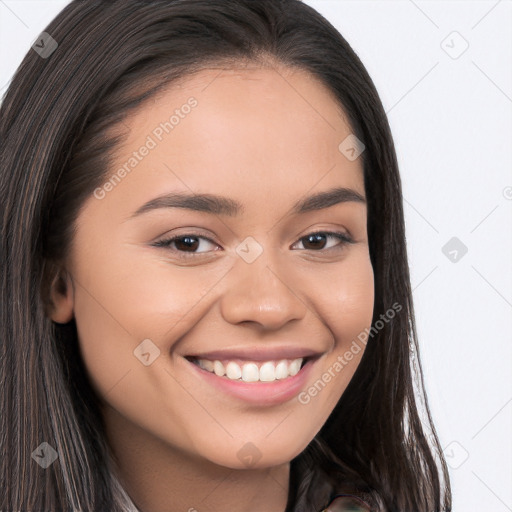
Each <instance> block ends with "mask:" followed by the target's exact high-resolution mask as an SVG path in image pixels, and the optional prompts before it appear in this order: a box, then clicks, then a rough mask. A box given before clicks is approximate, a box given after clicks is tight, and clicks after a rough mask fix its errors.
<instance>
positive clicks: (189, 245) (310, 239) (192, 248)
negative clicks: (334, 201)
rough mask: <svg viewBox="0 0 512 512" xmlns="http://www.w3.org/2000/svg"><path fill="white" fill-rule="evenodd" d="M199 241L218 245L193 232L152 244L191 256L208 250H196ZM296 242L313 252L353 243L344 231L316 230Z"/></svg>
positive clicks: (184, 255)
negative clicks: (329, 244)
mask: <svg viewBox="0 0 512 512" xmlns="http://www.w3.org/2000/svg"><path fill="white" fill-rule="evenodd" d="M329 239H331V240H334V241H337V242H338V243H335V244H333V245H331V246H330V247H326V246H327V245H328V244H327V240H329ZM201 241H205V242H206V243H207V244H208V243H210V244H212V245H214V246H217V247H218V245H217V244H216V243H215V242H213V241H212V240H210V239H209V238H207V237H205V236H201V235H193V234H185V235H179V236H174V237H172V238H166V239H163V240H159V241H158V242H155V243H154V244H153V245H154V246H155V247H165V248H170V249H171V248H172V246H174V249H173V250H174V251H176V252H178V253H181V254H180V257H188V256H192V255H193V254H198V253H204V252H209V251H208V250H204V251H200V250H198V249H199V248H200V247H201ZM296 243H302V244H303V245H304V246H306V245H309V247H305V250H312V251H314V252H318V251H322V250H323V251H326V250H331V249H336V248H339V249H341V248H342V247H343V246H344V245H346V244H352V243H354V241H353V240H352V239H351V238H350V237H349V236H348V235H347V234H345V233H338V232H330V231H318V232H316V233H311V234H309V235H306V236H303V237H302V238H300V239H299V241H298V242H296ZM294 245H296V244H294ZM214 250H215V249H214Z"/></svg>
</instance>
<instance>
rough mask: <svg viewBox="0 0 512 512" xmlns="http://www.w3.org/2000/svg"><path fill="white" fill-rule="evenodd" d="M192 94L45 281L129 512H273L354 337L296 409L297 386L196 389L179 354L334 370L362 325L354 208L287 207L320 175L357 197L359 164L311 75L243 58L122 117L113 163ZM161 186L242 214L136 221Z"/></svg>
mask: <svg viewBox="0 0 512 512" xmlns="http://www.w3.org/2000/svg"><path fill="white" fill-rule="evenodd" d="M191 96H193V97H194V98H195V99H196V100H197V106H196V107H195V108H193V109H192V110H191V111H190V112H189V113H188V114H187V115H186V116H184V117H183V119H180V122H179V124H178V125H177V126H175V127H174V129H173V130H172V131H171V132H170V133H169V134H165V135H164V136H163V138H162V141H161V142H158V144H157V147H155V148H154V149H152V150H151V151H150V152H149V154H148V155H147V156H145V157H144V158H143V159H142V160H141V161H140V163H138V165H137V166H136V167H135V168H134V169H133V170H132V171H131V172H130V173H129V174H127V175H126V176H125V177H124V178H123V180H122V181H121V182H120V183H119V184H117V185H116V186H115V187H113V189H112V190H110V191H109V192H107V193H106V194H105V196H104V197H103V198H102V199H98V198H96V197H94V196H91V197H90V198H89V199H88V200H87V201H86V203H85V204H84V207H83V209H82V210H81V212H80V214H79V217H78V219H77V232H76V238H75V239H74V241H73V245H72V247H71V250H70V253H69V256H68V258H67V259H66V261H65V262H63V271H64V272H63V275H64V276H66V277H65V279H66V283H67V289H66V292H65V293H62V292H59V289H58V287H57V286H55V287H54V288H53V289H52V299H53V303H54V306H55V307H54V310H53V313H52V319H53V320H54V321H55V322H60V323H65V322H68V321H69V320H70V319H71V318H73V317H75V319H76V323H77V329H78V336H79V342H80V349H81V355H82V357H83V359H84V362H85V365H86V368H87V371H88V373H89V374H90V376H91V380H92V382H93V385H94V386H95V388H96V390H97V392H98V394H99V395H100V397H101V398H102V400H103V401H104V406H103V414H104V418H105V422H106V425H107V432H108V441H109V444H110V446H111V448H112V451H113V453H114V454H115V457H116V458H117V460H118V464H119V474H120V476H121V478H122V481H123V483H124V485H125V488H126V490H127V492H128V493H129V495H130V496H131V498H132V499H133V500H134V502H135V503H136V504H137V506H138V507H140V509H141V510H142V511H143V512H178V511H187V510H190V509H192V510H194V509H196V510H197V511H198V512H203V511H212V512H220V511H226V510H236V511H238V512H260V511H261V510H265V511H267V512H283V511H284V509H285V506H286V499H287V494H288V479H289V462H290V460H291V459H292V458H294V457H295V456H296V455H298V454H299V453H300V452H301V451H302V450H304V448H305V447H306V446H307V445H308V443H309V442H310V441H311V440H312V439H313V437H314V436H315V434H316V433H317V432H318V431H319V430H320V428H321V427H322V425H323V424H324V423H325V421H326V420H327V418H328V416H329V414H330V413H331V412H332V410H333V408H334V406H335V404H336V403H337V401H338V400H339V398H340V397H341V395H342V394H343V392H344V390H345V389H346V387H347V385H348V383H349V381H350V379H351V378H352V376H353V374H354V372H355V370H356V369H357V366H358V364H359V362H360V359H361V357H362V355H363V352H364V345H362V349H363V350H361V351H360V352H358V353H357V354H355V355H354V356H353V359H352V360H351V361H349V362H348V364H346V365H344V367H343V369H342V370H341V371H338V372H336V373H335V377H333V378H331V379H330V382H328V383H327V384H326V385H325V387H324V388H323V389H322V390H321V391H320V392H318V394H316V396H314V397H312V398H311V400H310V401H309V402H308V403H307V404H304V403H301V402H300V401H299V400H298V399H297V396H294V397H293V398H292V399H289V400H287V401H285V402H283V403H279V404H274V405H270V406H269V405H261V404H252V403H247V402H245V401H244V400H241V399H239V398H235V397H233V396H230V395H228V394H226V393H223V392H221V391H219V389H217V388H215V387H214V386H211V385H207V384H206V383H205V380H204V379H203V378H202V377H198V373H197V372H196V371H192V370H193V368H191V363H190V362H188V361H187V360H186V359H185V356H187V355H191V354H197V353H205V352H211V351H214V350H226V349H228V348H229V349H240V348H247V347H251V348H252V347H285V346H286V347H288V346H291V345H296V346H298V347H301V348H307V349H311V350H314V351H316V352H318V353H320V357H319V358H318V359H317V360H316V362H315V363H314V366H312V371H311V372H310V374H309V376H308V379H307V382H306V385H305V386H304V390H307V389H308V388H310V387H311V386H313V384H314V383H315V382H317V381H318V379H320V378H321V377H322V375H323V374H324V373H325V372H327V371H328V370H329V369H330V368H331V373H332V368H333V366H334V364H335V362H336V361H337V358H338V356H340V355H343V354H344V353H345V352H346V351H347V350H348V349H349V347H350V345H351V343H352V342H353V340H355V339H356V338H357V336H358V334H359V333H361V332H362V331H364V329H365V328H369V327H370V326H371V320H372V313H373V304H374V277H373V269H372V265H371V261H370V256H369V249H368V238H367V228H366V222H367V217H366V215H367V208H366V203H365V202H357V201H347V202H341V203H338V204H335V205H332V206H330V207H328V208H323V209H318V210H311V211H308V212H306V213H302V214H293V213H290V212H291V209H292V207H293V205H294V204H295V203H296V202H297V201H299V200H300V199H304V198H307V197H309V196H311V195H313V194H316V193H318V192H322V191H326V190H330V189H331V188H334V187H346V188H350V189H353V190H355V191H356V192H358V193H359V194H360V195H361V196H363V197H364V196H365V190H364V181H363V170H362V163H361V158H357V159H356V160H354V161H350V160H349V159H347V158H346V157H345V156H344V154H342V153H341V152H340V150H339V149H338V146H339V144H340V143H341V142H342V141H343V140H344V139H345V138H346V137H347V136H348V135H349V134H351V129H350V126H349V125H348V124H347V122H346V120H345V117H344V115H343V112H342V110H341V109H340V108H339V106H338V104H337V103H336V101H335V98H334V96H333V95H332V94H331V93H330V92H329V91H328V90H327V88H326V87H325V86H324V85H323V84H322V83H321V82H320V81H318V80H317V79H316V78H314V77H312V76H311V75H309V74H307V73H306V72H304V71H299V70H292V69H287V68H276V69H271V68H267V67H260V66H256V65H252V66H251V65H249V66H247V65H246V66H241V67H240V68H236V69H230V70H228V69H224V70H222V69H215V68H211V69H207V70H203V71H200V72H198V73H196V74H194V75H191V76H189V77H188V78H187V79H186V80H184V81H182V82H181V83H180V84H173V85H172V86H170V87H169V88H168V89H167V90H166V91H165V92H164V93H162V94H160V95H159V96H158V97H156V98H155V99H154V100H153V99H152V100H151V101H150V102H149V103H146V104H145V105H144V106H143V107H142V108H141V109H139V110H138V111H137V112H136V113H135V114H134V115H132V116H130V117H129V118H127V119H126V121H125V126H127V127H129V129H130V133H129V136H128V139H127V141H126V143H125V144H123V145H122V147H120V148H118V151H116V154H115V158H114V162H113V164H112V167H111V169H110V170H111V172H112V174H113V173H114V172H115V171H116V170H117V169H119V168H120V167H122V165H123V164H124V163H125V162H126V161H127V160H128V159H129V158H130V156H131V155H132V153H133V151H136V150H138V148H140V147H141V146H142V145H143V144H144V143H145V142H146V140H147V137H148V135H151V134H152V133H153V131H154V129H155V127H157V126H159V124H160V123H161V122H163V121H165V120H168V119H169V117H170V115H171V114H172V112H173V111H174V110H175V109H177V108H178V109H179V108H180V107H181V106H182V105H183V104H185V103H186V102H187V100H188V98H190V97H191ZM153 138H154V137H153ZM109 176H110V175H109ZM109 176H107V177H106V180H107V179H108V177H109ZM171 192H184V193H193V194H200V193H208V194H215V195H220V196H224V197H226V198H229V199H232V200H235V201H237V202H239V203H241V204H242V205H243V211H241V212H240V213H239V214H237V215H225V214H218V215H217V214H211V213H206V212H199V211H192V210H188V209H183V208H158V209H153V210H151V211H147V212H145V213H142V214H140V215H136V216H133V213H134V212H135V211H137V210H138V209H139V208H140V207H141V206H142V205H143V204H145V203H146V202H147V201H149V200H151V199H154V198H155V197H158V196H161V195H163V194H166V193H171ZM318 231H321V232H323V233H330V232H343V233H345V234H346V235H348V236H350V237H351V239H352V240H353V243H350V244H349V243H343V242H342V241H340V240H339V239H337V238H335V237H333V236H330V235H328V234H325V235H323V236H324V238H320V241H317V242H316V244H315V243H310V242H309V243H308V238H307V235H310V234H312V233H316V232H318ZM177 235H181V236H185V235H189V236H193V235H195V236H201V237H204V238H199V240H198V244H197V245H196V246H195V248H193V249H191V250H187V248H186V247H185V249H183V243H182V244H181V245H179V244H171V245H169V246H167V247H165V246H154V245H153V244H155V242H158V241H161V240H164V239H166V238H169V237H170V236H177ZM247 237H252V238H253V239H254V240H256V241H257V243H258V244H259V246H260V247H261V248H262V250H263V252H262V253H261V254H260V255H259V257H257V258H256V259H255V260H254V261H253V262H252V263H248V262H247V261H245V260H244V259H243V258H242V257H241V256H240V254H239V253H238V252H237V247H239V246H240V244H241V243H242V242H243V241H244V240H245V239H246V238H247ZM305 237H306V238H305ZM145 339H150V340H151V341H152V343H154V345H155V346H156V347H158V349H159V350H160V355H159V356H158V357H156V359H154V361H153V362H152V363H151V364H150V365H148V366H145V365H144V364H142V363H141V361H140V360H139V359H138V358H137V357H136V356H135V355H134V350H136V348H137V346H138V345H139V344H140V343H141V341H142V340H145ZM219 378H220V377H219ZM248 443H252V444H248ZM243 447H245V450H249V452H250V454H251V453H252V454H253V463H252V464H251V465H248V463H247V459H244V458H242V457H241V456H240V455H239V451H240V450H241V449H242V448H243ZM251 450H252V451H253V452H251ZM242 453H244V452H242Z"/></svg>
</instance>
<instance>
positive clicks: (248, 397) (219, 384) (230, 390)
mask: <svg viewBox="0 0 512 512" xmlns="http://www.w3.org/2000/svg"><path fill="white" fill-rule="evenodd" d="M186 361H187V363H188V364H189V365H190V366H191V367H192V370H193V371H194V372H195V373H196V375H198V376H199V377H200V378H201V379H204V381H205V383H206V385H208V386H213V387H215V388H217V389H219V390H221V391H222V392H224V393H226V394H228V395H231V396H233V397H235V398H238V399H240V400H243V401H244V402H248V403H251V404H254V405H263V406H265V405H267V406H268V405H276V404H281V403H283V402H287V401H288V400H290V399H292V398H293V397H295V396H297V395H298V394H299V392H300V391H301V390H302V389H304V387H305V384H306V381H307V379H308V377H309V374H310V372H311V369H312V367H313V364H314V363H315V360H312V359H310V360H309V361H307V362H306V364H305V365H304V366H303V367H302V368H301V369H300V371H299V373H297V375H294V376H293V377H287V378H286V379H283V380H275V381H273V382H243V381H239V380H230V379H228V378H227V377H219V376H217V375H215V373H211V372H208V371H206V370H203V369H202V368H200V367H199V366H197V365H196V364H194V363H191V362H190V361H188V360H186Z"/></svg>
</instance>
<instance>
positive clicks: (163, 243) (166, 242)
mask: <svg viewBox="0 0 512 512" xmlns="http://www.w3.org/2000/svg"><path fill="white" fill-rule="evenodd" d="M316 235H326V236H327V238H329V237H331V238H336V239H338V240H339V241H340V242H341V243H339V244H337V245H335V246H334V247H329V248H327V249H319V250H314V249H303V250H305V251H311V252H326V251H331V250H341V249H343V248H344V247H345V245H347V244H353V243H355V242H354V240H353V239H352V238H351V237H350V236H348V235H347V234H346V233H342V232H339V231H315V232H313V233H308V234H307V235H305V236H303V237H301V238H299V240H298V242H300V241H302V240H305V239H307V238H309V237H312V236H316ZM188 237H190V238H198V239H203V240H207V241H208V242H210V243H212V244H214V245H218V244H216V243H215V242H214V241H213V240H211V239H210V238H208V237H206V236H203V235H199V234H194V233H185V234H183V235H177V236H173V237H171V238H165V239H162V240H159V241H158V242H155V243H154V244H152V245H153V246H154V247H163V248H166V249H170V245H171V244H172V243H173V242H175V241H176V240H181V239H184V238H188ZM296 243H297V242H296ZM294 245H295V244H294ZM170 250H173V251H174V252H177V253H178V254H179V257H180V258H191V257H194V256H197V255H198V254H206V253H207V252H211V251H206V252H186V251H178V250H176V249H170Z"/></svg>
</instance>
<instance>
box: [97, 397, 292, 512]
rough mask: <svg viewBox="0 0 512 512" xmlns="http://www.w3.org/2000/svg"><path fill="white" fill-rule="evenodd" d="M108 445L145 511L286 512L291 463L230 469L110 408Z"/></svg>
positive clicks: (119, 472) (107, 412)
mask: <svg viewBox="0 0 512 512" xmlns="http://www.w3.org/2000/svg"><path fill="white" fill-rule="evenodd" d="M104 418H105V425H106V431H107V440H108V444H109V446H110V449H111V451H112V455H113V459H114V462H115V470H116V473H117V475H118V478H119V480H120V482H121V484H122V485H123V488H124V490H125V491H126V493H127V494H128V495H129V496H130V498H131V499H132V501H133V502H134V504H135V505H136V506H137V508H138V509H139V510H140V512H184V511H186V512H203V511H208V512H221V511H222V512H225V511H226V510H236V511H237V512H261V511H262V510H265V512H284V511H285V508H286V503H287V498H288V484H289V471H290V464H289V463H287V464H283V465H281V466H276V467H272V468H264V469H231V468H226V467H223V466H219V465H217V464H215V463H213V462H210V461H208V460H206V459H202V458H200V457H198V456H195V455H193V454H190V453H187V452H185V451H183V450H180V449H177V448H176V447H173V446H169V445H168V444H166V443H164V442H163V441H161V440H160V439H158V438H156V437H155V436H152V435H151V434H150V433H149V432H147V431H145V430H143V429H141V428H140V427H138V426H136V425H134V424H133V423H131V422H129V421H128V420H127V419H126V418H124V417H122V416H121V415H120V414H119V413H118V412H117V411H115V410H114V409H112V408H110V407H108V406H107V407H106V408H105V410H104Z"/></svg>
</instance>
